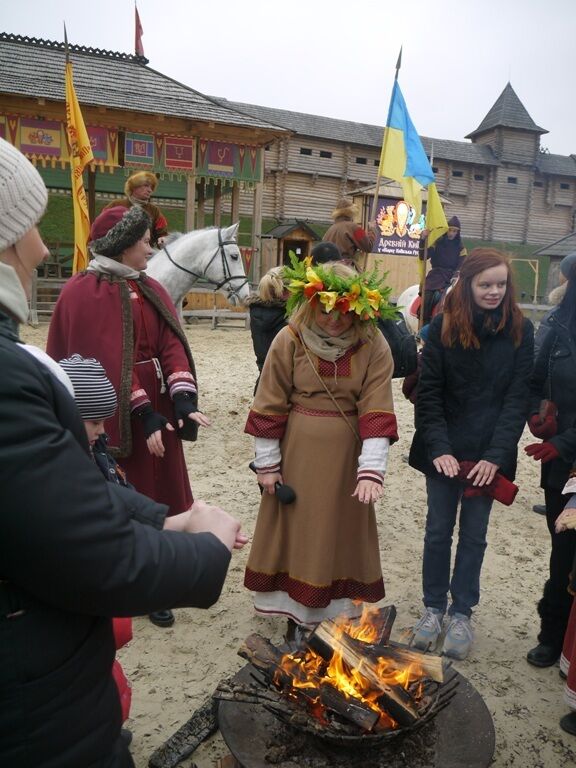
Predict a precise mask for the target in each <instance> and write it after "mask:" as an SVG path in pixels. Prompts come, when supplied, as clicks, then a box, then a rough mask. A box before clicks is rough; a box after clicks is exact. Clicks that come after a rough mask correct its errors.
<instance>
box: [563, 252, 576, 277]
mask: <svg viewBox="0 0 576 768" xmlns="http://www.w3.org/2000/svg"><path fill="white" fill-rule="evenodd" d="M575 264H576V251H574V252H573V253H569V254H568V255H567V256H564V258H563V259H562V261H561V262H560V272H561V273H562V274H563V275H564V277H565V278H566V280H568V278H569V277H570V272H572V271H573V267H574V265H575Z"/></svg>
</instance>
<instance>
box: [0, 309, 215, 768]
mask: <svg viewBox="0 0 576 768" xmlns="http://www.w3.org/2000/svg"><path fill="white" fill-rule="evenodd" d="M16 341H17V336H16V334H15V331H14V329H13V327H12V324H11V321H10V320H9V319H8V318H7V317H6V316H5V315H3V314H1V313H0V765H2V766H14V768H16V767H17V768H104V766H109V765H110V763H111V760H110V756H111V752H112V750H113V749H114V746H113V745H114V744H115V743H116V742H117V740H118V736H119V732H120V705H119V701H118V693H117V689H116V686H115V684H114V681H113V679H112V676H111V667H112V662H113V659H114V653H115V650H114V640H113V635H112V623H111V619H110V617H112V616H135V615H140V614H147V613H150V612H152V611H155V610H159V609H161V608H165V607H166V606H171V607H178V606H198V607H208V606H210V605H212V604H213V603H214V602H215V601H216V600H217V599H218V596H219V594H220V591H221V589H222V585H223V582H224V578H225V575H226V571H227V567H228V563H229V560H230V553H229V552H228V550H227V548H226V547H225V546H224V545H223V544H222V543H221V542H220V541H219V540H218V539H217V538H216V537H215V536H213V535H212V534H197V535H189V534H182V533H175V532H172V531H158V530H156V529H155V528H154V527H151V526H150V525H143V524H141V523H139V522H138V521H137V520H136V519H133V518H138V517H142V518H146V517H147V518H149V519H150V521H152V520H154V519H157V520H158V519H162V516H163V515H164V514H165V511H166V509H165V507H162V506H161V505H158V504H155V503H154V502H152V501H150V500H149V499H147V498H146V497H144V496H141V495H140V494H138V493H136V492H135V491H133V490H130V489H128V488H123V487H122V486H120V485H115V484H112V483H106V482H104V481H103V479H102V475H101V474H100V471H99V470H98V468H97V467H96V465H95V464H94V462H93V461H92V459H91V458H90V456H89V451H88V443H87V440H86V434H85V430H84V425H83V423H82V420H81V419H80V416H79V414H78V411H77V409H76V406H75V404H74V401H73V400H72V398H71V397H70V396H69V394H68V393H67V392H66V391H65V389H64V388H63V387H62V385H61V384H60V383H59V382H58V381H56V379H55V378H54V377H53V376H52V374H51V373H50V372H49V371H48V369H47V368H45V367H44V366H43V365H42V364H41V363H40V362H39V361H38V360H36V359H35V358H34V357H32V356H31V355H30V354H29V353H28V352H26V351H25V350H23V349H21V348H20V347H19V346H18V345H17V344H16ZM146 507H147V508H148V509H149V513H148V514H147V513H146V512H145V510H144V508H146Z"/></svg>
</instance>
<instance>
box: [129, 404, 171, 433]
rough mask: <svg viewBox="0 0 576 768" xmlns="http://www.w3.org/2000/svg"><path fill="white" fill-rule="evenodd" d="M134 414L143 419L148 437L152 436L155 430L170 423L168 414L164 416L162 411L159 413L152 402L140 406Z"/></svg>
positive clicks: (143, 425)
mask: <svg viewBox="0 0 576 768" xmlns="http://www.w3.org/2000/svg"><path fill="white" fill-rule="evenodd" d="M134 415H135V416H137V417H138V418H139V419H140V420H141V421H142V427H143V429H144V434H145V435H146V437H147V438H148V437H150V435H153V434H154V432H158V430H159V429H164V427H165V426H166V424H168V423H169V422H168V419H167V418H166V416H162V414H161V413H157V412H156V411H155V410H154V409H153V408H152V406H151V405H150V403H146V405H142V406H140V408H137V409H136V410H135V411H134Z"/></svg>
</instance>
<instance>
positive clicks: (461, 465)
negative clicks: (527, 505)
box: [410, 248, 534, 659]
mask: <svg viewBox="0 0 576 768" xmlns="http://www.w3.org/2000/svg"><path fill="white" fill-rule="evenodd" d="M533 347H534V333H533V328H532V324H531V323H530V321H529V320H527V319H525V318H524V317H523V316H522V313H521V311H520V309H519V308H518V305H517V304H516V301H515V299H514V286H513V281H512V272H511V269H510V263H509V261H508V259H507V258H506V256H505V255H504V254H502V253H500V252H499V251H496V250H494V249H491V248H476V249H475V250H473V251H472V253H471V254H470V255H469V256H468V257H467V258H466V259H464V262H463V264H462V267H461V269H460V277H459V280H458V282H457V283H456V285H455V287H454V289H453V290H452V291H451V292H450V293H449V294H448V296H447V297H446V302H445V304H444V310H443V312H442V314H440V315H438V316H437V317H435V318H434V319H433V320H432V322H431V324H430V330H429V334H428V340H427V343H426V346H425V347H424V351H423V355H422V373H421V377H420V382H419V389H418V397H417V401H416V432H415V434H414V439H413V442H412V447H411V450H410V465H411V466H412V467H414V468H415V469H418V470H419V471H421V472H423V473H424V474H425V475H426V489H427V493H428V514H427V518H426V533H425V538H424V557H423V564H422V582H423V592H424V597H423V602H424V606H425V611H424V614H423V615H422V618H421V619H420V621H419V622H418V623H417V625H416V627H415V628H414V637H413V640H412V642H413V645H414V646H415V647H417V648H421V649H424V650H427V649H429V648H430V649H434V648H436V646H437V644H438V641H439V639H440V636H441V634H442V631H443V620H444V615H445V613H446V610H447V609H448V617H447V627H446V632H445V637H444V643H443V648H442V650H443V652H444V654H445V655H447V656H451V657H452V658H455V659H465V658H466V657H467V655H468V653H469V652H470V648H471V645H472V639H473V635H472V627H471V624H470V617H471V615H472V608H473V607H474V606H475V605H476V604H477V603H478V602H479V599H480V571H481V568H482V561H483V558H484V551H485V549H486V532H487V529H488V522H489V517H490V510H491V507H492V503H493V500H494V498H501V499H504V498H505V496H506V495H509V497H508V498H507V499H506V501H505V503H511V498H513V496H510V491H511V489H514V490H515V486H513V485H512V483H511V481H512V480H513V479H514V474H515V471H516V459H517V443H518V440H519V439H520V436H521V434H522V430H523V429H524V424H525V422H526V415H527V411H528V400H529V399H528V386H529V380H530V373H531V370H532V360H533ZM458 516H459V532H458V543H457V547H456V558H455V562H454V567H453V570H452V573H450V558H451V549H452V534H453V531H454V527H455V524H456V518H457V517H458ZM448 593H450V595H451V604H450V607H449V608H448Z"/></svg>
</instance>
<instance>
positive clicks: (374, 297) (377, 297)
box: [366, 288, 382, 309]
mask: <svg viewBox="0 0 576 768" xmlns="http://www.w3.org/2000/svg"><path fill="white" fill-rule="evenodd" d="M366 299H367V300H368V304H370V306H371V307H372V309H378V308H379V307H380V304H381V303H382V294H381V293H380V291H379V290H378V289H377V288H376V289H374V290H373V291H370V290H366Z"/></svg>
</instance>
